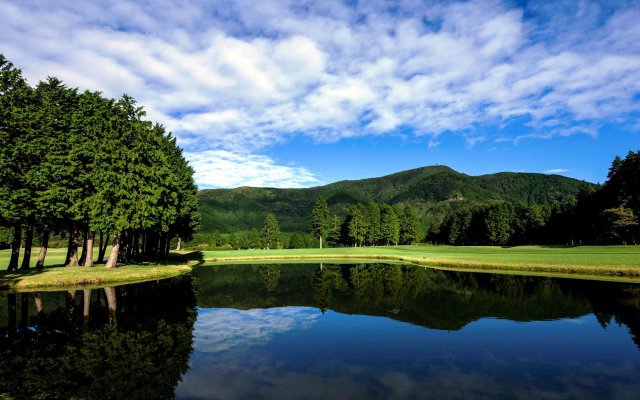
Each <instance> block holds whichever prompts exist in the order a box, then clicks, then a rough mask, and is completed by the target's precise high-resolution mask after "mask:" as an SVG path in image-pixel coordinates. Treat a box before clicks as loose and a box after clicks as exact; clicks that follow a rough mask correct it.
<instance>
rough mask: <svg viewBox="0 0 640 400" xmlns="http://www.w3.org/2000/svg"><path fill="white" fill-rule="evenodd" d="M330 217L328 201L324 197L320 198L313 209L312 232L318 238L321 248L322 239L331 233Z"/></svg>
mask: <svg viewBox="0 0 640 400" xmlns="http://www.w3.org/2000/svg"><path fill="white" fill-rule="evenodd" d="M330 218H331V216H330V215H329V205H328V204H327V201H326V200H325V199H324V198H323V197H320V198H318V200H316V204H315V206H314V207H313V210H312V211H311V232H313V234H314V235H315V236H316V237H317V238H318V241H319V242H320V248H322V240H323V239H324V238H326V237H327V235H328V233H329V228H330V223H331V219H330Z"/></svg>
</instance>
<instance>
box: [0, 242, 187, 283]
mask: <svg viewBox="0 0 640 400" xmlns="http://www.w3.org/2000/svg"><path fill="white" fill-rule="evenodd" d="M34 250H35V249H34ZM66 252H67V250H66V249H59V248H56V249H49V252H48V253H47V258H46V265H47V267H46V268H45V269H44V270H43V271H37V270H35V269H34V268H33V265H34V264H35V259H36V258H37V252H34V253H35V254H33V256H32V262H31V266H32V268H31V269H30V270H28V271H16V272H8V271H5V269H6V267H7V264H8V263H9V257H10V251H9V250H2V251H0V290H8V291H19V290H29V289H45V290H46V289H47V288H49V289H56V290H60V289H62V288H73V287H78V286H108V285H116V284H123V283H134V282H141V281H146V280H155V279H163V278H169V277H173V276H177V275H180V274H183V273H186V272H189V271H191V266H190V265H189V263H188V261H189V257H188V256H186V255H183V256H179V258H177V259H174V260H172V263H171V264H144V265H123V266H119V267H118V268H115V269H107V268H104V265H100V264H99V265H95V266H94V267H93V268H83V267H73V268H67V267H63V266H62V263H64V259H65V257H66ZM107 252H108V251H107ZM94 254H97V248H96V249H95V250H94Z"/></svg>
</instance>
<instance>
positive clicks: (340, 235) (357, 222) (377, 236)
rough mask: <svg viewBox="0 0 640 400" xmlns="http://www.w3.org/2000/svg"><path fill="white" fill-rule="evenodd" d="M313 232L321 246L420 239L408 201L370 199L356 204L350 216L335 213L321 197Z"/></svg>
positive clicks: (413, 211) (312, 220) (314, 209)
mask: <svg viewBox="0 0 640 400" xmlns="http://www.w3.org/2000/svg"><path fill="white" fill-rule="evenodd" d="M311 232H313V234H314V235H315V236H316V237H317V238H318V241H319V245H320V248H322V246H323V243H324V242H327V243H328V244H329V245H330V246H333V247H337V246H354V247H358V246H365V245H368V246H376V245H386V246H388V245H398V244H411V243H414V242H416V241H418V240H420V238H421V235H420V229H419V224H418V219H417V216H416V213H415V210H414V209H413V207H411V206H410V205H408V204H396V205H389V204H384V203H376V202H374V201H369V203H367V204H356V205H353V206H352V207H351V208H350V209H349V211H348V212H347V215H346V218H344V219H341V218H340V217H339V216H338V215H333V216H331V213H330V210H329V205H328V204H327V201H326V200H325V199H324V198H319V199H318V200H317V201H316V204H315V206H314V208H313V210H312V212H311Z"/></svg>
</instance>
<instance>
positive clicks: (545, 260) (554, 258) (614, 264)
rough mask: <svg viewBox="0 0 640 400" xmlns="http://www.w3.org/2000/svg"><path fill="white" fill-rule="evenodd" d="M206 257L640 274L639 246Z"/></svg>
mask: <svg viewBox="0 0 640 400" xmlns="http://www.w3.org/2000/svg"><path fill="white" fill-rule="evenodd" d="M203 253H204V258H205V261H210V262H225V261H239V260H246V261H255V260H259V259H265V258H266V259H278V258H279V259H315V260H322V259H326V260H329V259H338V258H343V259H348V258H369V259H372V258H373V259H375V258H378V259H389V260H394V259H395V260H404V261H409V262H414V263H420V264H423V265H428V266H434V267H445V268H452V269H458V268H460V269H475V270H509V271H519V272H540V273H545V272H549V273H561V274H582V275H608V276H627V277H640V246H576V247H547V246H518V247H491V246H389V247H362V248H335V249H322V250H321V249H293V250H239V251H238V250H228V251H205V252H203Z"/></svg>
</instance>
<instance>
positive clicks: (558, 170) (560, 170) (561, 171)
mask: <svg viewBox="0 0 640 400" xmlns="http://www.w3.org/2000/svg"><path fill="white" fill-rule="evenodd" d="M565 172H569V170H568V169H564V168H555V169H548V170H546V171H544V173H545V174H564V173H565Z"/></svg>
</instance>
